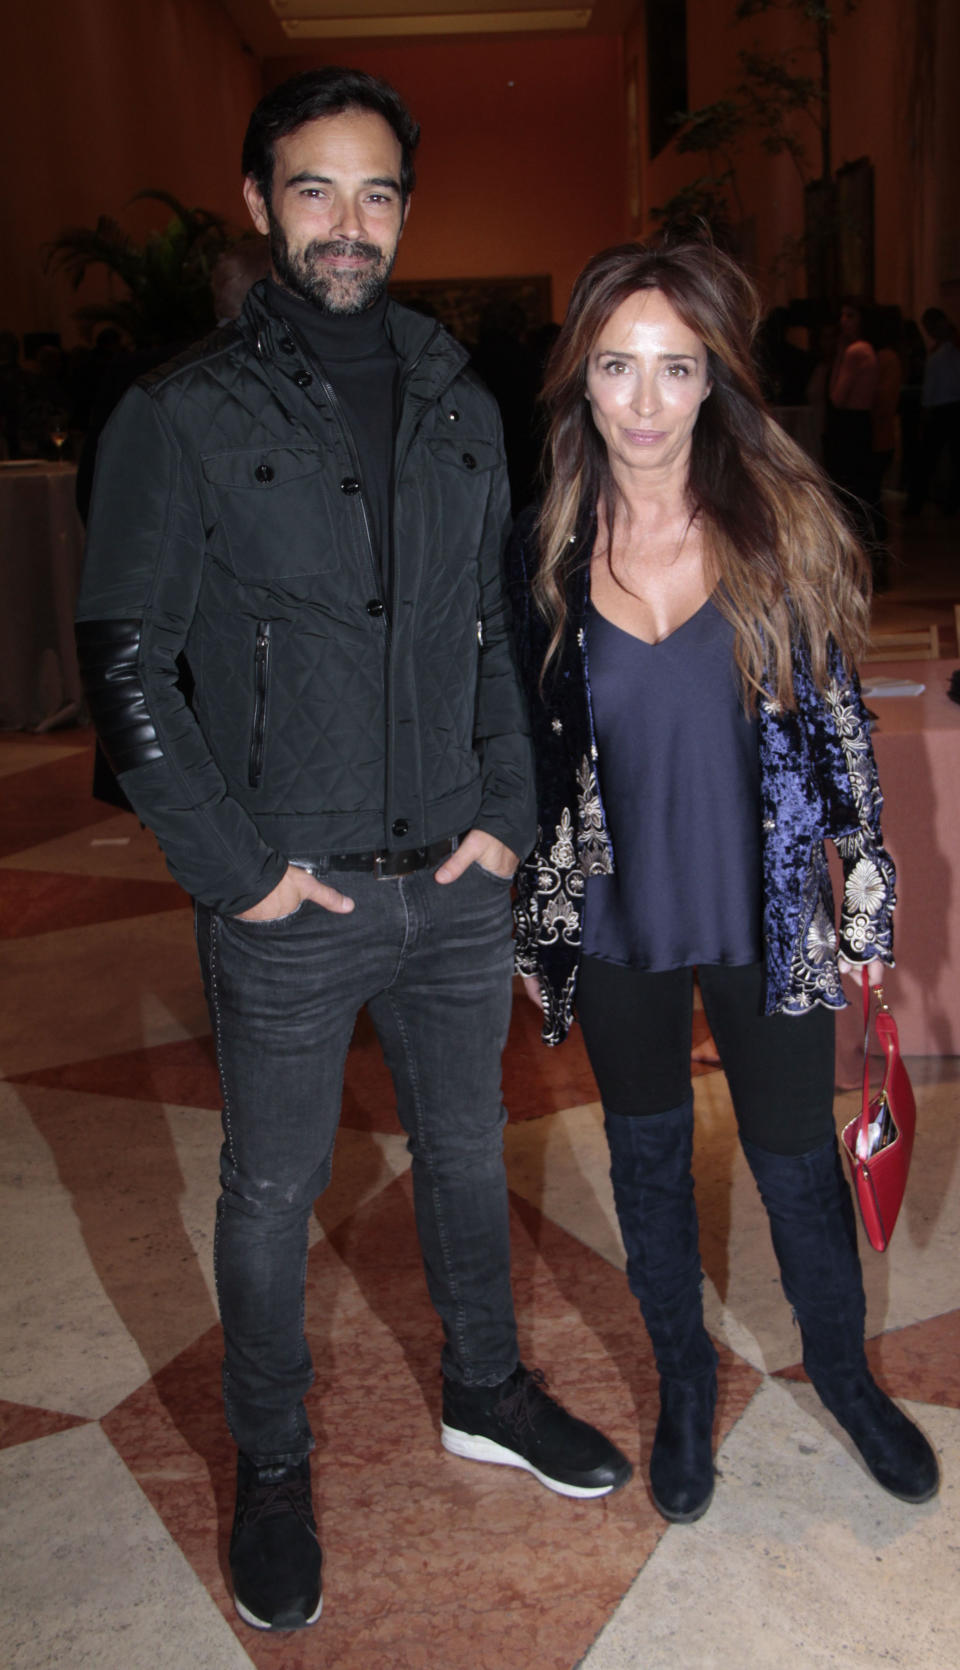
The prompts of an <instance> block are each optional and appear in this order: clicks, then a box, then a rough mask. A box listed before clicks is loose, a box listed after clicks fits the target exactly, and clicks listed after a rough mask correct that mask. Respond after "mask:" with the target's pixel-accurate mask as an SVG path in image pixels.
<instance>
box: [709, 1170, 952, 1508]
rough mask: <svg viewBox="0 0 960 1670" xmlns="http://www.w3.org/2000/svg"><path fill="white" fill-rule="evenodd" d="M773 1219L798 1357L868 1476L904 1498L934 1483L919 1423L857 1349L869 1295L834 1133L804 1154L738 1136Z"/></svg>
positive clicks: (932, 1459)
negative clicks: (797, 1331) (795, 1328)
mask: <svg viewBox="0 0 960 1670" xmlns="http://www.w3.org/2000/svg"><path fill="white" fill-rule="evenodd" d="M741 1143H742V1146H743V1151H744V1153H745V1155H746V1157H747V1160H748V1162H749V1165H750V1169H751V1171H752V1172H753V1175H754V1177H755V1179H756V1182H757V1187H758V1188H759V1190H760V1196H761V1199H762V1200H763V1204H764V1206H765V1207H766V1209H767V1214H768V1217H769V1219H770V1233H771V1236H772V1238H773V1246H774V1251H775V1252H776V1255H777V1259H778V1262H779V1264H780V1275H781V1279H782V1281H783V1290H784V1292H785V1294H786V1296H787V1298H788V1299H789V1301H790V1304H791V1306H792V1307H793V1312H794V1315H795V1316H796V1319H797V1321H798V1323H799V1324H800V1333H801V1336H802V1338H803V1366H804V1368H805V1369H806V1371H807V1374H808V1375H809V1376H810V1379H811V1380H812V1382H813V1384H814V1387H815V1388H816V1390H817V1393H818V1394H819V1397H820V1399H821V1402H822V1403H823V1404H825V1406H826V1408H827V1409H829V1411H830V1413H831V1415H833V1416H834V1418H835V1419H836V1420H837V1421H839V1423H840V1425H841V1426H842V1427H843V1428H844V1429H845V1431H846V1432H848V1433H849V1435H850V1437H851V1438H852V1439H853V1442H854V1443H855V1445H856V1446H857V1449H858V1450H859V1451H860V1454H861V1456H862V1457H863V1460H864V1461H865V1463H866V1465H867V1467H868V1468H869V1470H870V1472H871V1473H872V1474H873V1477H874V1478H875V1479H876V1481H877V1483H878V1484H880V1485H882V1486H883V1488H884V1489H885V1490H889V1491H892V1493H893V1495H894V1496H899V1497H900V1498H901V1499H902V1500H903V1501H905V1502H926V1501H928V1500H929V1498H930V1497H931V1496H935V1495H936V1493H937V1490H938V1489H939V1487H940V1476H939V1470H938V1467H937V1459H936V1456H935V1455H934V1452H933V1450H932V1449H931V1447H930V1445H929V1444H928V1442H927V1440H926V1438H924V1436H923V1433H922V1432H920V1430H919V1429H918V1428H917V1427H916V1426H914V1424H913V1422H912V1421H910V1420H908V1419H907V1417H906V1415H905V1414H904V1413H903V1411H902V1410H901V1409H898V1408H897V1405H896V1404H895V1403H893V1402H892V1401H891V1399H890V1398H888V1397H887V1394H886V1392H883V1391H881V1390H880V1387H879V1386H878V1385H877V1383H876V1381H875V1380H874V1378H873V1375H872V1374H871V1373H870V1369H869V1367H868V1364H867V1359H866V1356H865V1353H864V1349H863V1335H864V1323H865V1320H866V1300H865V1298H864V1292H863V1280H862V1277H861V1273H860V1257H859V1253H858V1251H857V1225H856V1216H855V1214H854V1208H853V1201H852V1199H851V1195H850V1189H849V1187H848V1185H847V1180H846V1177H845V1175H844V1171H843V1165H842V1162H841V1159H840V1154H839V1150H838V1148H837V1144H836V1141H835V1139H834V1138H832V1137H831V1139H830V1140H829V1142H826V1143H824V1144H823V1146H822V1147H820V1148H815V1149H814V1150H813V1151H812V1152H811V1153H809V1154H798V1155H788V1154H771V1153H768V1152H767V1151H766V1150H765V1149H762V1148H758V1147H757V1146H756V1145H755V1144H754V1143H752V1142H748V1141H747V1140H746V1139H744V1138H741Z"/></svg>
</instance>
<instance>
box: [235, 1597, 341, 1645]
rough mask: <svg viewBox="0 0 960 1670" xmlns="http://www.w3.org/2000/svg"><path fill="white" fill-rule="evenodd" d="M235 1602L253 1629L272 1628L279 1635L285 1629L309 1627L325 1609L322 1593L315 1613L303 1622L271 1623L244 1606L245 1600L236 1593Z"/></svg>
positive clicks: (245, 1620) (243, 1617)
mask: <svg viewBox="0 0 960 1670" xmlns="http://www.w3.org/2000/svg"><path fill="white" fill-rule="evenodd" d="M233 1604H234V1606H235V1607H236V1609H237V1611H238V1612H239V1614H240V1616H241V1618H242V1619H243V1621H244V1623H245V1624H250V1625H251V1626H252V1628H253V1629H266V1630H270V1632H271V1633H272V1634H274V1635H278V1634H280V1632H281V1631H283V1630H287V1631H292V1630H295V1629H306V1628H307V1627H308V1625H310V1624H315V1623H316V1621H317V1619H318V1618H319V1616H320V1614H321V1612H322V1611H323V1596H322V1595H321V1596H320V1599H319V1601H318V1602H317V1610H316V1611H315V1612H314V1613H313V1615H312V1617H309V1618H305V1619H304V1620H303V1623H302V1624H271V1623H268V1622H267V1620H266V1619H265V1618H258V1617H257V1616H256V1615H255V1614H254V1613H253V1612H251V1611H250V1610H249V1608H248V1607H246V1606H244V1604H243V1601H242V1600H239V1599H238V1598H237V1596H236V1595H234V1597H233Z"/></svg>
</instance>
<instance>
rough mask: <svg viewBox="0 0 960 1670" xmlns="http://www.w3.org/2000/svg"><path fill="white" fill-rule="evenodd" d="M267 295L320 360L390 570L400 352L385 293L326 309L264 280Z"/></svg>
mask: <svg viewBox="0 0 960 1670" xmlns="http://www.w3.org/2000/svg"><path fill="white" fill-rule="evenodd" d="M267 301H268V303H269V305H270V306H271V307H272V308H273V309H274V311H275V312H277V313H279V315H280V317H281V318H282V319H283V320H285V322H286V323H287V324H288V325H290V326H292V327H293V331H294V334H295V335H296V336H297V337H298V338H299V341H300V343H301V345H302V346H303V347H305V348H306V349H307V352H308V357H309V358H311V359H314V360H316V361H319V364H320V367H321V370H322V371H323V374H324V376H325V377H326V379H327V382H328V383H330V384H331V386H332V388H333V392H334V394H335V395H336V397H337V401H338V402H339V405H340V407H341V410H342V412H343V416H344V419H345V421H346V424H347V427H348V429H349V430H350V434H351V435H352V437H353V444H354V448H355V450H356V454H357V461H358V464H359V471H358V474H359V479H360V484H361V488H362V491H363V494H364V499H365V503H366V507H367V515H368V516H369V518H370V529H371V533H372V535H373V540H374V557H375V559H376V561H377V563H378V565H379V569H380V575H381V579H382V580H383V582H384V589H385V590H386V589H387V582H388V579H389V573H390V567H391V563H390V539H391V526H390V523H391V511H390V507H391V503H392V499H393V491H392V489H393V442H394V433H395V428H396V417H395V412H396V386H397V356H396V354H395V353H394V351H393V348H392V346H391V344H390V339H389V337H388V336H387V332H386V314H387V294H386V291H384V293H383V295H382V296H380V297H379V299H378V300H377V301H375V302H374V304H373V306H372V307H368V308H367V309H366V311H365V312H363V313H324V312H323V311H322V309H321V308H319V307H317V306H315V304H314V303H313V302H308V301H304V300H303V299H302V298H301V297H300V296H293V295H291V294H290V292H289V290H284V289H282V288H281V286H280V285H279V284H275V283H274V281H273V279H272V278H268V279H267Z"/></svg>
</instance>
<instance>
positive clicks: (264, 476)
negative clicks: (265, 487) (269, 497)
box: [253, 464, 273, 481]
mask: <svg viewBox="0 0 960 1670" xmlns="http://www.w3.org/2000/svg"><path fill="white" fill-rule="evenodd" d="M253 473H254V475H255V476H256V478H257V480H258V481H272V480H273V471H272V470H271V468H270V465H269V464H258V465H257V467H256V469H255V470H254V472H253Z"/></svg>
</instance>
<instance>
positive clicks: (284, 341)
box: [280, 336, 297, 354]
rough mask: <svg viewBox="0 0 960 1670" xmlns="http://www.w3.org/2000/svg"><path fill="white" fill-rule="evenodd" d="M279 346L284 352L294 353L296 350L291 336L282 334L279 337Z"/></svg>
mask: <svg viewBox="0 0 960 1670" xmlns="http://www.w3.org/2000/svg"><path fill="white" fill-rule="evenodd" d="M280 346H281V348H282V349H283V351H284V353H285V354H295V353H296V351H297V344H296V343H295V342H294V340H293V337H292V336H282V337H281V338H280Z"/></svg>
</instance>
